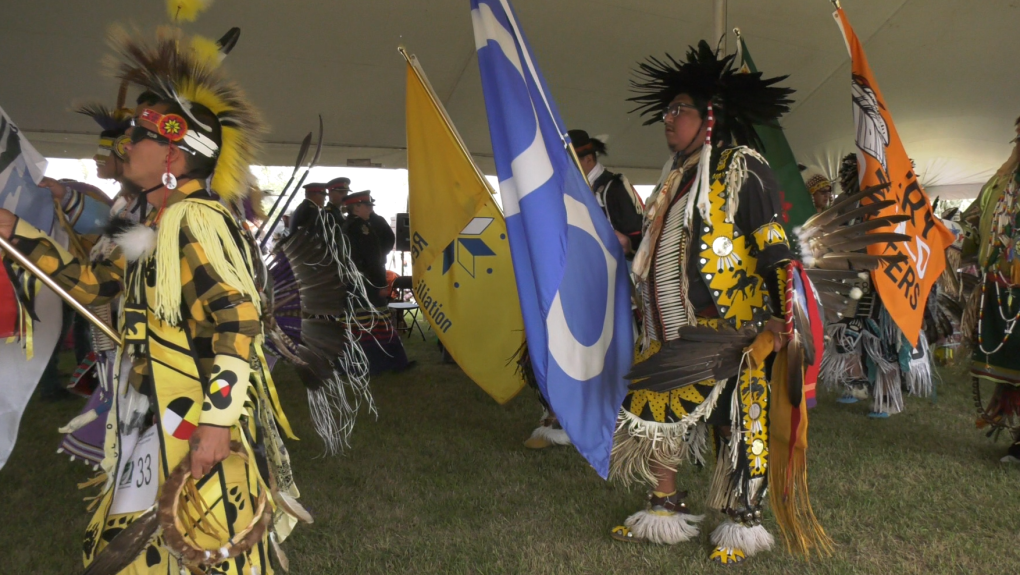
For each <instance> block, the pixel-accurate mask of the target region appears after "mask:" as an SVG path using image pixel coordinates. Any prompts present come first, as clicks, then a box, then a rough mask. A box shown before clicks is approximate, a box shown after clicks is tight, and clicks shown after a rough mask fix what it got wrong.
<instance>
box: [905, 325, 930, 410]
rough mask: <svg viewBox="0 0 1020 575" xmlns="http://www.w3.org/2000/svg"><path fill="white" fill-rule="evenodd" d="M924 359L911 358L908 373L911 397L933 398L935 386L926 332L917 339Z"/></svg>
mask: <svg viewBox="0 0 1020 575" xmlns="http://www.w3.org/2000/svg"><path fill="white" fill-rule="evenodd" d="M915 350H920V351H921V353H922V354H923V357H920V358H918V359H913V357H912V356H911V359H910V364H909V371H907V375H906V377H907V380H906V384H907V391H908V392H909V393H910V395H916V396H920V397H929V396H931V393H932V389H933V387H934V385H933V379H932V368H931V356H930V355H929V353H928V340H927V338H925V337H924V331H921V332H920V335H919V336H918V338H917V348H915Z"/></svg>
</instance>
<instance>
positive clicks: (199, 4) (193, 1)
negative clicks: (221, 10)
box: [166, 0, 212, 22]
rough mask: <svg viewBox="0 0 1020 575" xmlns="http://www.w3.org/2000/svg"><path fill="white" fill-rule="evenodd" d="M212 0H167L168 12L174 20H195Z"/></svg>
mask: <svg viewBox="0 0 1020 575" xmlns="http://www.w3.org/2000/svg"><path fill="white" fill-rule="evenodd" d="M210 4H212V0H166V12H167V14H169V15H170V19H171V20H173V21H174V22H181V21H184V22H194V21H195V19H196V18H198V15H199V14H201V13H202V12H204V11H205V10H206V9H207V8H209V5H210Z"/></svg>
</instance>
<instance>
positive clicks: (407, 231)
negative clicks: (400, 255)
mask: <svg viewBox="0 0 1020 575" xmlns="http://www.w3.org/2000/svg"><path fill="white" fill-rule="evenodd" d="M397 251H398V252H409V251H411V218H409V217H408V215H407V214H406V213H402V214H397Z"/></svg>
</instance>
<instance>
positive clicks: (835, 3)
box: [829, 0, 843, 10]
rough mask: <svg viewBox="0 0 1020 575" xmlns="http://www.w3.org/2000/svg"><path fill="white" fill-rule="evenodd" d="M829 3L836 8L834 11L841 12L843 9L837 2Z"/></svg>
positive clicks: (836, 0)
mask: <svg viewBox="0 0 1020 575" xmlns="http://www.w3.org/2000/svg"><path fill="white" fill-rule="evenodd" d="M829 1H830V2H832V5H833V6H835V7H836V10H842V9H843V7H842V6H841V5H840V4H839V0H829Z"/></svg>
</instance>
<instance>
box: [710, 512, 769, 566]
mask: <svg viewBox="0 0 1020 575" xmlns="http://www.w3.org/2000/svg"><path fill="white" fill-rule="evenodd" d="M711 539H712V543H713V544H714V545H717V546H719V547H725V548H729V549H739V550H741V551H743V552H744V554H745V555H746V556H748V557H750V556H752V555H755V554H757V553H761V552H762V551H768V550H770V549H772V546H773V545H775V542H776V540H775V538H774V537H772V534H771V533H769V532H768V530H767V529H765V526H763V525H755V526H754V527H746V526H744V525H741V524H739V523H734V522H733V521H730V520H726V521H724V522H722V523H720V524H719V526H718V527H716V528H715V530H714V531H712V537H711Z"/></svg>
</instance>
